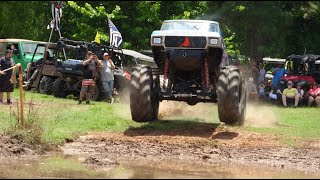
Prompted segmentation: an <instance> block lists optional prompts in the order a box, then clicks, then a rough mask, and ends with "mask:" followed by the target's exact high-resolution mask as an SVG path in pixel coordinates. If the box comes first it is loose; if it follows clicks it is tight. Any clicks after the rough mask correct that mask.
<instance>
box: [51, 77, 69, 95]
mask: <svg viewBox="0 0 320 180" xmlns="http://www.w3.org/2000/svg"><path fill="white" fill-rule="evenodd" d="M66 86H67V84H66V82H65V81H64V80H63V79H61V78H58V79H56V80H55V81H54V83H53V86H52V94H53V96H54V97H58V98H65V97H67V96H68V92H67V87H66Z"/></svg>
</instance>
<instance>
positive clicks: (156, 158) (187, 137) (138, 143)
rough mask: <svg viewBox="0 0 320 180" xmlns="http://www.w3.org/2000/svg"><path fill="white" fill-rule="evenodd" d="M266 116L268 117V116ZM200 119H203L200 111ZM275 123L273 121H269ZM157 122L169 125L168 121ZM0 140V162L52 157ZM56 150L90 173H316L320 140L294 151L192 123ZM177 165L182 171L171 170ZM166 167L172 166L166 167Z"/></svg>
mask: <svg viewBox="0 0 320 180" xmlns="http://www.w3.org/2000/svg"><path fill="white" fill-rule="evenodd" d="M186 111H188V109H186ZM248 111H249V113H248V115H247V118H248V120H249V122H250V121H251V122H253V121H254V119H251V120H250V111H251V110H250V108H249V109H248ZM258 111H259V110H258ZM264 111H265V110H264ZM255 112H256V111H255ZM170 113H172V112H170ZM180 113H183V112H180ZM189 113H190V112H189ZM266 113H269V117H272V116H270V112H268V111H266ZM162 114H165V113H162ZM201 114H202V116H206V114H205V113H204V112H202V113H201ZM273 121H274V119H272V118H271V119H270V122H273ZM159 122H160V123H171V121H170V120H160V121H159ZM264 125H265V126H269V125H271V124H270V123H268V124H264ZM0 141H1V142H2V145H1V146H0V153H1V154H0V155H1V156H2V157H3V156H7V157H8V156H10V157H16V156H20V157H28V156H29V157H30V156H33V155H39V154H40V155H42V154H46V153H47V152H50V151H48V150H49V148H43V147H31V146H29V145H26V144H24V143H21V142H20V141H19V140H18V139H16V138H14V137H13V138H9V137H6V136H1V137H0ZM60 149H61V150H62V152H63V153H64V154H65V155H73V156H77V157H78V158H79V159H80V160H81V161H82V162H83V163H84V164H86V165H88V166H89V167H93V168H111V167H114V166H115V165H118V164H120V163H128V162H129V163H135V164H136V165H138V164H140V165H142V166H143V165H147V166H149V167H150V166H161V164H163V165H162V167H161V168H163V169H166V168H170V169H171V170H172V169H173V168H181V164H192V165H194V164H199V165H214V164H216V163H219V162H221V163H224V162H227V163H230V162H231V163H240V164H245V165H250V164H255V165H256V164H258V165H264V166H267V167H268V166H269V167H276V168H279V169H295V170H301V171H304V172H315V173H319V172H320V143H319V141H317V142H307V143H305V144H303V147H302V148H292V147H287V146H285V145H283V144H281V143H280V142H279V138H278V137H277V136H275V135H270V134H263V133H254V132H246V131H243V130H238V129H237V128H228V127H226V126H223V125H220V124H217V123H207V122H196V123H194V125H193V126H191V127H176V128H174V130H172V131H167V130H166V131H163V130H156V129H152V128H129V129H127V130H126V131H125V132H123V133H107V132H105V133H88V134H87V135H86V136H80V137H79V138H77V139H75V140H69V141H68V142H66V143H65V144H64V145H63V146H62V147H60ZM164 162H165V163H164ZM177 163H178V164H180V166H174V165H172V164H177ZM170 164H171V165H172V166H170V167H169V165H170ZM187 168H188V166H186V167H184V169H187Z"/></svg>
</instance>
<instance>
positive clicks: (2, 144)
mask: <svg viewBox="0 0 320 180" xmlns="http://www.w3.org/2000/svg"><path fill="white" fill-rule="evenodd" d="M56 152H61V150H60V149H59V147H58V146H57V145H50V144H40V145H30V144H27V143H24V142H23V141H22V140H21V139H20V138H19V137H18V136H8V135H0V157H5V158H35V157H37V156H43V155H48V154H51V153H56Z"/></svg>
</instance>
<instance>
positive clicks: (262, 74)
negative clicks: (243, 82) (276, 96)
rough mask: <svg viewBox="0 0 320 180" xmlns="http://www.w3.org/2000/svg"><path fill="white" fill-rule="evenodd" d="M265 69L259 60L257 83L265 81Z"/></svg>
mask: <svg viewBox="0 0 320 180" xmlns="http://www.w3.org/2000/svg"><path fill="white" fill-rule="evenodd" d="M265 75H266V70H265V69H264V68H263V64H262V62H259V76H258V84H259V85H260V84H262V83H263V84H264V82H265Z"/></svg>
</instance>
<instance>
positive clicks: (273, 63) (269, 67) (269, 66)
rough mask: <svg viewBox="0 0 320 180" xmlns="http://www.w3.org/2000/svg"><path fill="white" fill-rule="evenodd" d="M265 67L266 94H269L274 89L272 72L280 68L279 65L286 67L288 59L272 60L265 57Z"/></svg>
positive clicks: (263, 61) (263, 60)
mask: <svg viewBox="0 0 320 180" xmlns="http://www.w3.org/2000/svg"><path fill="white" fill-rule="evenodd" d="M262 63H263V67H264V69H265V70H266V74H265V82H266V83H265V92H266V94H269V93H270V92H271V89H272V78H273V75H272V71H273V69H274V68H276V67H278V65H279V64H280V65H283V66H284V65H285V63H286V59H281V58H272V57H264V58H263V59H262Z"/></svg>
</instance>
